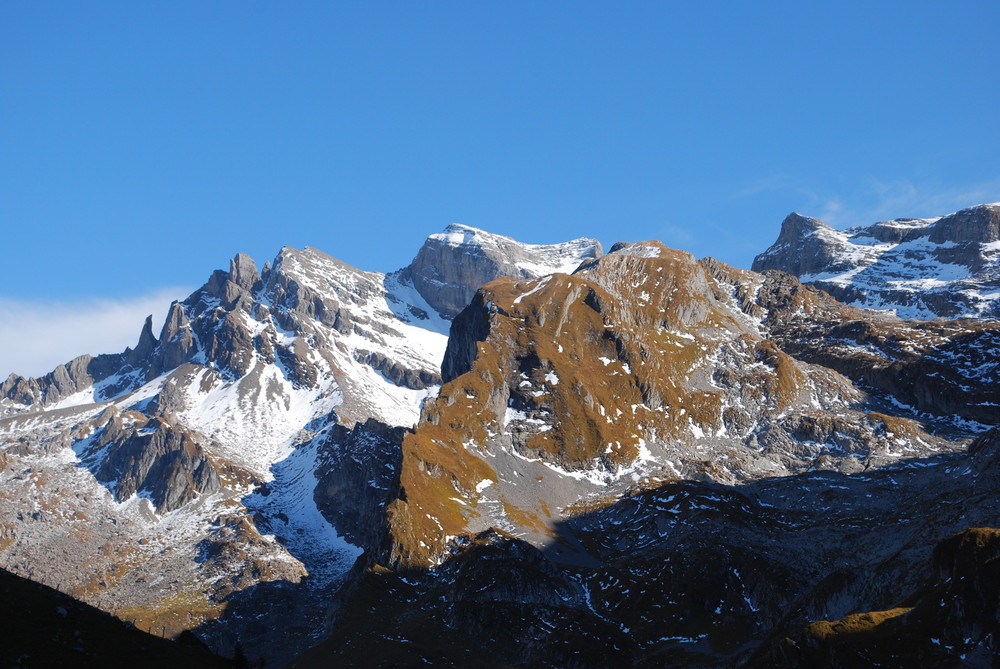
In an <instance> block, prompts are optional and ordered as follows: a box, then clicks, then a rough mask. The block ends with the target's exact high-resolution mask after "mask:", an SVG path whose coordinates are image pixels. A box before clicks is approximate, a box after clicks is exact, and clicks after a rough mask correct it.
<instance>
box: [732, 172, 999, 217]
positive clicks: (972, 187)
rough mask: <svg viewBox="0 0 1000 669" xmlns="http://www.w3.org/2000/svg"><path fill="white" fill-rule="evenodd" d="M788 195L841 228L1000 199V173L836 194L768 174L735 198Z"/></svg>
mask: <svg viewBox="0 0 1000 669" xmlns="http://www.w3.org/2000/svg"><path fill="white" fill-rule="evenodd" d="M782 192H784V193H788V194H789V196H790V197H791V199H792V200H793V201H796V202H798V203H799V204H797V205H795V206H798V207H799V208H800V213H802V214H807V215H809V216H815V217H816V218H819V219H822V220H823V221H825V222H826V223H828V224H830V225H832V226H834V227H838V228H843V227H849V226H853V225H868V224H871V223H875V222H876V221H884V220H888V219H894V218H929V217H933V216H942V215H944V214H950V213H951V212H953V211H957V210H959V209H963V208H965V207H969V206H972V205H976V204H983V203H985V202H996V201H997V200H1000V177H997V178H993V179H988V180H984V181H981V182H979V183H974V184H966V185H962V186H940V185H937V184H929V183H915V182H913V181H911V180H909V179H892V180H884V179H878V178H870V179H868V180H866V181H864V182H862V183H860V184H858V185H857V187H856V188H854V189H853V190H852V191H851V192H830V191H825V190H821V189H816V188H813V187H811V186H809V185H806V184H803V183H801V182H799V181H798V180H796V179H795V178H794V177H792V176H789V175H785V174H775V175H771V176H767V177H763V178H761V179H759V180H757V181H754V182H752V183H748V184H747V185H746V186H745V187H743V188H741V189H739V190H737V191H736V192H734V193H732V194H731V195H730V199H733V200H738V199H745V198H752V197H756V196H759V195H763V194H774V193H782Z"/></svg>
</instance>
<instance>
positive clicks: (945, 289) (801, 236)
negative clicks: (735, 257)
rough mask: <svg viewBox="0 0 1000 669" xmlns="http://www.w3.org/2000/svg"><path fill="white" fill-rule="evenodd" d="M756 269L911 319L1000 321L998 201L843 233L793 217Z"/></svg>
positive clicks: (824, 225)
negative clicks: (772, 271)
mask: <svg viewBox="0 0 1000 669" xmlns="http://www.w3.org/2000/svg"><path fill="white" fill-rule="evenodd" d="M753 269H754V270H755V271H758V272H762V271H765V270H769V269H777V270H781V271H783V272H788V273H789V274H794V275H795V276H797V277H799V279H801V280H802V282H803V283H811V284H813V285H815V286H817V287H819V288H822V289H823V290H825V291H827V292H829V293H830V294H831V295H833V296H834V297H836V298H837V299H838V300H841V301H842V302H846V303H849V304H852V305H854V306H859V307H865V308H871V309H882V310H889V311H894V312H896V313H897V314H898V315H899V316H903V317H906V318H923V319H930V318H935V317H941V316H943V317H945V318H958V317H976V318H1000V301H998V300H1000V298H998V297H997V295H998V289H1000V203H993V204H983V205H978V206H975V207H969V208H967V209H963V210H961V211H958V212H955V213H953V214H949V215H947V216H941V217H938V218H929V219H897V220H893V221H880V222H878V223H875V224H873V225H870V226H858V227H854V228H849V229H847V230H843V231H841V230H834V229H833V228H831V227H830V226H828V225H826V224H825V223H823V222H822V221H819V220H817V219H814V218H808V217H805V216H801V215H799V214H790V215H789V216H788V217H787V218H786V219H785V221H784V222H783V223H782V226H781V233H780V235H779V236H778V239H777V240H776V241H775V243H774V244H773V245H772V246H771V247H770V248H768V249H767V250H766V251H764V252H763V253H762V254H760V255H759V256H757V257H756V258H755V259H754V262H753Z"/></svg>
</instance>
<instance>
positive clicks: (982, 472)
mask: <svg viewBox="0 0 1000 669" xmlns="http://www.w3.org/2000/svg"><path fill="white" fill-rule="evenodd" d="M998 224H1000V205H995V204H994V205H980V206H977V207H972V208H969V209H966V210H963V211H961V212H958V213H956V214H952V215H949V216H944V217H941V218H939V219H925V220H924V219H922V220H912V219H905V220H897V221H891V222H883V223H876V224H875V225H873V226H869V227H867V228H854V229H850V230H847V231H843V232H841V231H837V230H834V229H832V228H829V227H828V226H826V225H825V224H823V223H821V222H820V221H817V220H816V219H810V218H807V217H803V216H800V215H798V214H792V215H790V216H789V217H788V218H786V219H785V221H784V223H783V224H782V228H781V234H780V236H779V238H778V240H777V242H776V243H775V245H773V246H772V247H771V248H770V249H768V250H767V251H765V252H764V253H763V254H761V255H760V256H758V257H757V259H756V260H755V262H754V271H746V270H740V269H736V268H733V267H730V266H728V265H726V264H724V263H721V262H719V261H716V260H713V259H711V258H706V259H702V260H697V259H695V258H694V257H693V256H691V255H690V254H688V253H685V252H683V251H677V250H673V249H669V248H667V247H665V246H663V245H662V244H660V243H659V242H655V241H649V242H639V243H618V244H615V245H613V246H612V247H611V248H610V249H608V251H607V253H604V251H603V249H602V248H601V245H600V244H599V243H597V242H596V241H595V240H589V239H578V240H574V241H571V242H566V243H562V244H552V245H529V244H523V243H519V242H516V241H515V240H512V239H509V238H506V237H502V236H499V235H494V234H490V233H487V232H484V231H482V230H477V229H475V228H470V227H467V226H461V225H452V226H449V227H448V228H447V229H446V230H445V231H444V232H442V233H439V234H434V235H431V236H430V237H429V238H428V239H427V241H426V242H425V243H424V245H423V246H422V247H421V248H420V249H419V251H418V252H417V254H416V256H415V258H414V260H413V262H412V263H411V264H410V265H409V266H407V267H405V268H403V269H401V270H398V271H396V272H393V273H390V274H381V273H375V272H365V271H362V270H358V269H356V268H353V267H351V266H349V265H346V264H344V263H342V262H340V261H338V260H336V259H335V258H332V257H330V256H328V255H326V254H324V253H322V252H320V251H318V250H316V249H311V248H306V249H303V250H297V249H292V248H288V247H286V248H284V249H282V250H281V251H280V253H279V254H278V255H277V257H276V258H275V259H274V260H273V261H272V262H268V263H265V264H264V265H263V267H261V268H258V266H257V264H256V263H255V262H254V261H253V260H252V259H251V258H249V257H248V256H246V255H243V254H238V255H237V256H236V257H235V258H233V259H232V260H231V261H230V263H229V269H228V271H222V270H219V271H216V272H214V273H213V274H212V275H211V276H210V277H209V279H208V281H207V282H206V283H205V285H204V286H202V287H201V288H199V289H198V290H197V291H195V292H194V293H192V295H191V296H189V297H188V298H187V299H185V300H184V301H183V302H175V303H174V304H173V305H172V306H171V308H170V310H169V313H168V315H167V318H166V321H165V322H164V324H163V326H162V327H161V328H160V330H159V334H158V335H157V334H154V330H153V323H152V321H151V319H147V321H146V323H145V325H144V326H143V328H142V330H141V333H140V336H139V339H138V343H137V344H136V346H135V348H130V349H127V350H126V351H124V352H123V353H120V354H114V355H99V356H96V357H92V356H81V357H79V358H76V359H74V360H73V361H70V362H68V363H66V364H65V365H60V366H59V367H57V368H56V369H55V370H53V372H51V373H50V374H47V375H45V376H43V377H41V378H22V377H18V376H16V375H11V376H10V377H9V378H8V379H7V380H6V381H5V382H4V383H3V384H2V385H0V468H2V469H0V481H2V484H0V566H2V567H4V568H6V569H8V570H10V571H11V572H14V573H15V574H18V575H19V576H21V577H25V578H28V579H31V580H33V581H36V582H38V583H43V584H45V585H47V586H51V587H53V588H55V589H57V590H59V591H61V592H63V593H66V594H68V595H70V596H72V597H74V598H76V599H77V600H81V601H83V602H86V603H87V604H90V605H93V606H96V607H98V608H100V609H103V610H104V611H107V612H110V613H112V614H114V615H115V616H117V617H118V618H120V619H122V620H124V621H128V622H130V623H132V624H133V625H135V626H136V627H138V628H140V629H141V630H145V631H151V632H154V633H156V634H158V635H160V636H167V637H176V636H178V635H181V634H182V633H185V634H188V633H190V632H193V633H195V634H197V635H198V636H199V637H200V638H202V639H203V640H204V641H205V642H206V643H207V644H208V645H209V646H210V647H211V648H212V649H213V650H214V651H216V652H217V653H220V654H222V655H232V654H233V653H234V652H235V649H236V648H237V645H238V646H239V648H240V652H241V653H243V652H245V654H246V656H247V657H250V658H252V659H254V660H260V661H261V662H264V663H266V664H267V666H277V665H280V664H282V663H286V662H290V663H291V664H292V666H386V667H388V666H419V665H422V664H426V663H430V664H432V665H435V666H498V667H499V666H505V667H506V666H519V667H521V666H524V667H528V666H560V667H616V666H623V667H625V666H629V667H631V666H642V667H653V666H744V665H745V666H830V667H833V666H856V664H857V662H858V661H860V660H859V658H870V657H874V656H871V655H868V654H869V653H871V652H875V651H873V650H872V649H873V648H877V652H879V653H882V655H879V657H880V658H882V660H880V661H884V662H886V663H888V664H891V663H892V662H897V663H898V662H912V661H920V662H924V663H929V662H933V663H936V665H935V666H952V665H954V666H990V664H989V662H990V660H989V658H991V657H993V656H994V655H995V654H996V653H997V652H998V650H1000V649H998V648H997V645H996V644H997V641H996V640H997V639H1000V630H998V628H997V626H998V609H997V606H996V601H997V600H996V598H995V597H993V599H992V600H990V599H989V597H991V596H992V595H991V594H990V593H992V592H994V590H995V587H996V586H995V583H994V580H995V579H992V577H991V576H990V574H991V573H992V572H991V571H990V570H989V565H990V564H992V561H994V560H995V559H996V558H997V555H998V553H997V546H998V544H997V541H996V539H995V532H993V531H992V530H989V529H970V528H989V527H1000V518H998V515H1000V507H998V506H997V504H996V501H995V500H996V490H997V484H998V480H997V476H998V469H997V467H998V466H1000V461H998V458H1000V454H998V452H997V449H998V448H1000V430H998V424H1000V410H998V409H997V407H1000V321H997V320H995V318H996V316H997V315H998V313H1000V312H997V308H998V307H997V304H998V302H997V299H998V296H1000V286H998V281H1000V274H998V272H1000V270H998V267H1000V264H998V258H1000V229H998ZM904 317H905V318H904ZM920 319H923V320H920ZM959 582H961V586H959ZM991 601H992V604H990V603H989V602H991ZM821 621H827V622H825V623H823V622H821ZM824 625H825V626H824ZM852 662H854V664H852ZM962 662H965V663H966V664H965V665H962V664H961V663H962ZM949 663H950V664H949ZM888 664H887V665H886V666H888Z"/></svg>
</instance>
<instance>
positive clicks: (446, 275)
mask: <svg viewBox="0 0 1000 669" xmlns="http://www.w3.org/2000/svg"><path fill="white" fill-rule="evenodd" d="M601 255H602V250H601V244H600V242H598V241H597V240H594V239H583V238H581V239H575V240H573V241H571V242H565V243H563V244H544V245H542V244H537V245H536V244H522V243H520V242H517V241H515V240H513V239H510V238H509V237H502V236H500V235H493V234H490V233H487V232H483V231H482V230H477V229H476V228H472V227H469V226H465V225H458V224H454V225H449V226H448V227H447V228H446V229H445V231H444V232H443V233H439V234H436V235H431V236H430V237H428V238H427V241H426V242H424V245H423V246H422V247H421V248H420V251H419V252H418V253H417V256H416V257H415V258H414V259H413V262H412V263H410V265H409V266H408V267H406V268H405V269H404V270H402V271H403V273H404V275H405V276H406V277H407V278H409V279H410V280H412V281H413V285H414V286H415V287H416V289H417V290H418V291H419V292H420V294H421V295H422V296H423V298H424V299H425V300H427V303H428V304H430V305H431V306H432V307H434V308H435V309H436V310H437V311H438V312H439V313H440V314H441V315H442V316H443V317H445V318H454V317H455V316H456V315H458V312H460V311H461V310H462V309H464V308H465V306H466V305H467V304H469V302H470V301H471V300H472V296H473V295H475V293H476V289H478V288H479V287H480V286H482V285H483V284H486V283H489V282H490V281H492V280H494V279H499V278H500V277H502V276H510V277H514V278H521V279H526V278H536V277H539V276H544V275H545V274H550V273H552V272H565V273H570V272H572V271H573V270H575V269H576V268H577V267H578V266H579V265H580V263H582V262H584V261H585V260H587V259H590V258H597V257H600V256H601Z"/></svg>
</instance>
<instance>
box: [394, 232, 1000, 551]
mask: <svg viewBox="0 0 1000 669" xmlns="http://www.w3.org/2000/svg"><path fill="white" fill-rule="evenodd" d="M838 327H843V330H842V331H841V330H837V328H838ZM817 332H819V333H822V335H821V336H820V337H819V338H818V339H816V338H815V333H817ZM998 335H1000V324H997V323H995V322H988V321H983V322H972V323H969V324H968V327H966V326H965V325H964V324H962V323H957V324H954V323H953V324H947V323H935V324H919V323H918V324H914V323H906V322H904V321H900V320H899V319H895V318H892V317H889V316H879V317H877V318H875V319H872V318H871V316H870V315H869V316H868V317H867V319H866V315H865V313H864V312H862V311H861V310H857V309H851V308H849V307H845V306H843V305H840V304H838V303H836V302H834V301H833V300H831V299H830V298H829V297H828V296H826V295H825V294H823V293H821V292H819V291H816V290H815V289H812V288H805V287H802V286H801V285H800V284H798V282H797V281H795V280H794V279H792V278H790V277H788V275H783V274H779V273H773V274H770V275H768V276H761V275H759V274H753V273H748V272H740V271H739V270H734V269H733V268H729V267H727V266H725V265H722V264H721V263H718V262H716V261H704V262H702V263H698V262H695V260H694V259H693V258H692V257H691V256H690V255H688V254H685V253H682V252H677V251H672V250H669V249H666V248H665V247H663V246H662V245H660V244H658V243H653V242H645V243H642V244H635V245H621V246H617V245H616V247H615V248H613V249H612V251H611V252H610V253H609V254H608V255H607V256H604V257H603V258H601V259H600V260H596V261H592V262H590V263H586V264H584V265H583V266H582V267H581V268H580V269H579V270H578V271H577V272H576V273H575V274H574V275H572V276H567V275H560V274H554V275H551V276H548V277H545V278H543V279H539V280H534V281H520V282H519V281H515V280H512V279H501V280H498V281H495V282H493V283H490V284H488V285H487V286H485V287H483V288H482V289H481V290H480V291H479V294H478V295H477V296H476V298H475V299H474V300H473V302H472V303H471V304H470V306H469V307H468V308H467V309H466V310H465V311H463V312H462V314H460V315H459V317H457V318H456V319H455V321H454V323H453V326H452V333H451V337H450V340H449V346H448V349H447V352H446V354H445V361H444V363H443V365H442V370H443V378H444V379H446V381H447V382H446V384H445V385H444V386H443V387H442V389H441V393H440V395H439V397H438V399H436V400H435V401H433V402H431V403H428V404H427V405H425V407H424V411H423V415H422V419H421V422H420V423H419V424H418V426H417V427H416V429H415V431H414V433H412V434H408V435H406V437H405V438H404V440H403V463H402V473H401V487H402V490H403V491H405V497H404V496H402V495H401V497H400V499H399V500H396V501H395V502H393V504H391V505H390V506H389V521H390V528H391V532H392V534H391V536H392V546H391V551H390V553H389V554H387V555H384V556H383V558H382V559H383V560H384V561H385V563H386V564H401V565H411V564H416V565H428V564H435V563H437V562H439V561H441V560H442V559H444V556H445V555H446V553H447V551H448V545H449V543H448V542H449V537H456V536H461V535H463V534H469V533H475V532H478V531H481V530H484V529H486V528H488V527H490V526H493V527H499V528H501V529H504V530H506V531H510V532H515V531H516V532H518V533H519V534H518V536H519V537H521V538H522V539H525V540H527V541H529V542H532V543H534V544H535V545H538V546H546V545H548V544H549V543H551V537H552V533H553V532H554V531H555V525H556V524H557V523H558V522H560V521H561V519H564V518H565V517H566V516H565V514H567V513H572V509H573V505H574V504H575V503H577V502H579V500H581V499H583V498H587V497H591V496H596V495H600V496H604V497H614V496H616V495H620V494H622V493H624V492H626V491H627V490H628V489H629V488H630V487H632V486H634V485H635V484H636V483H637V482H644V484H649V485H652V484H654V483H655V482H657V481H663V480H670V479H673V478H677V477H680V478H689V479H707V480H715V481H719V482H725V483H735V482H739V481H750V480H754V479H757V478H760V477H766V476H777V475H788V474H793V473H797V472H802V471H806V470H809V469H815V468H821V469H831V470H836V471H842V472H845V473H857V472H860V471H862V470H866V469H870V468H874V467H879V466H884V465H886V464H888V463H891V462H892V461H894V459H896V458H898V457H899V456H901V455H904V454H907V455H922V454H923V455H926V454H931V453H935V452H942V451H947V450H950V449H952V448H955V447H956V446H948V445H947V444H946V443H945V442H944V441H941V440H940V439H939V438H938V437H936V436H932V435H931V434H929V433H928V432H927V431H926V430H925V428H924V427H923V426H922V425H921V424H920V423H918V422H916V421H914V420H911V419H910V418H908V417H906V416H905V412H904V415H900V412H899V407H898V403H901V402H903V401H904V400H905V401H906V402H908V403H910V404H912V405H915V406H917V407H918V408H920V409H921V410H922V411H928V412H931V413H935V414H939V415H941V416H942V419H947V417H949V416H952V415H954V414H958V415H959V416H962V417H967V418H969V419H972V420H976V421H979V422H982V423H993V422H995V421H996V419H997V418H996V412H995V411H994V410H993V407H995V406H996V403H997V402H998V400H1000V396H998V391H997V388H998V387H1000V386H998V385H997V381H1000V379H998V378H997V367H998V359H997V355H998V353H997V348H996V347H995V346H994V345H993V343H994V342H995V340H996V337H997V336H998ZM970 344H973V348H974V350H973V351H968V350H967V346H969V345H970ZM873 358H874V360H873ZM817 363H818V364H817ZM835 370H836V371H835ZM838 372H843V373H844V374H847V375H848V377H854V378H856V379H857V381H858V383H859V384H860V383H861V382H862V381H866V382H867V383H866V385H867V387H869V388H872V389H873V390H878V391H879V393H880V394H871V395H869V394H866V393H864V392H862V391H860V390H859V389H858V388H857V387H856V386H855V385H854V384H852V383H851V380H849V378H848V377H845V376H843V375H841V373H838ZM927 374H930V375H932V377H938V376H939V377H940V378H935V380H934V381H932V382H929V383H915V382H916V381H917V379H918V378H919V377H920V376H921V375H927ZM928 388H929V389H928ZM938 391H940V392H941V393H943V394H942V395H940V396H939V395H938ZM893 402H896V403H897V404H896V405H894V404H893ZM959 405H961V406H959Z"/></svg>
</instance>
